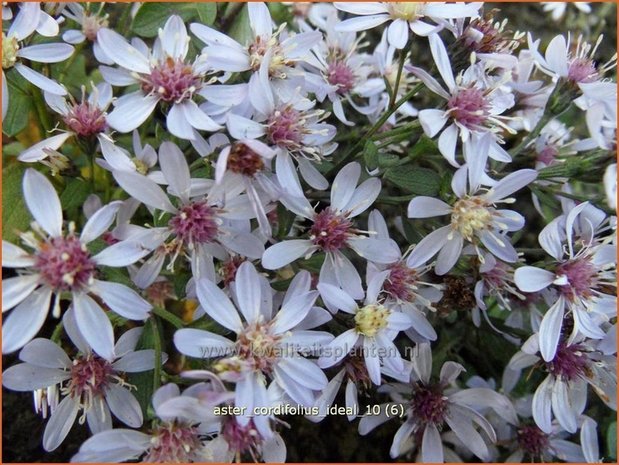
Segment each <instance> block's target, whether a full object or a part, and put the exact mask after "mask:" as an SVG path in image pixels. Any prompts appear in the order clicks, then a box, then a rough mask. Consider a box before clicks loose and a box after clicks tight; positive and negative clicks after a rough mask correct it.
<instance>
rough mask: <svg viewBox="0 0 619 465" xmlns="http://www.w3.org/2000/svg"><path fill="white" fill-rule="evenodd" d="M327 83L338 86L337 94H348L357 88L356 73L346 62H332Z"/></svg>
mask: <svg viewBox="0 0 619 465" xmlns="http://www.w3.org/2000/svg"><path fill="white" fill-rule="evenodd" d="M327 81H328V82H329V84H331V85H332V86H337V93H338V94H340V95H343V94H347V93H348V92H350V91H351V90H352V88H353V87H354V86H355V73H354V72H353V70H352V69H351V68H350V66H348V65H347V64H346V62H344V61H332V62H331V63H329V66H328V67H327Z"/></svg>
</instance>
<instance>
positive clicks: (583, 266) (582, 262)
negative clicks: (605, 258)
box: [556, 258, 597, 300]
mask: <svg viewBox="0 0 619 465" xmlns="http://www.w3.org/2000/svg"><path fill="white" fill-rule="evenodd" d="M556 274H557V275H558V276H565V277H566V278H567V281H568V284H566V285H565V286H560V287H559V290H560V291H561V294H563V295H564V296H566V297H567V298H568V299H570V300H574V299H575V298H577V297H580V298H584V299H587V298H589V297H591V295H592V291H593V289H594V288H595V286H596V284H597V283H596V281H597V280H596V276H597V270H596V268H595V266H594V265H593V263H591V262H590V261H589V260H588V259H582V258H581V259H576V260H571V261H568V262H565V263H562V264H560V265H559V266H558V267H557V271H556Z"/></svg>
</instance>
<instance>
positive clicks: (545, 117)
mask: <svg viewBox="0 0 619 465" xmlns="http://www.w3.org/2000/svg"><path fill="white" fill-rule="evenodd" d="M552 118H553V115H550V114H547V113H544V115H543V116H542V117H541V119H540V120H539V121H538V123H537V125H536V126H535V127H534V128H533V130H532V131H531V132H530V133H529V134H527V136H526V137H525V138H524V139H523V140H522V142H520V144H518V146H517V147H516V148H515V149H514V150H513V151H512V152H511V154H510V155H511V156H512V158H516V156H517V155H519V154H520V152H522V151H523V150H524V149H525V148H526V147H527V145H529V144H530V143H531V142H532V141H534V140H535V139H537V136H539V135H540V133H541V132H542V129H544V126H546V124H548V122H549V121H550V120H551V119H552Z"/></svg>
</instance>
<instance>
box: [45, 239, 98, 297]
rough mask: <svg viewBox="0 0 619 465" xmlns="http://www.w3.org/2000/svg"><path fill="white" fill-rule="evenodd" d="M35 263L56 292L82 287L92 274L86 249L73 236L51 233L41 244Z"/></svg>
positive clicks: (92, 268)
mask: <svg viewBox="0 0 619 465" xmlns="http://www.w3.org/2000/svg"><path fill="white" fill-rule="evenodd" d="M34 267H35V269H36V270H37V271H38V272H39V273H40V274H41V278H42V279H43V281H44V282H45V284H47V285H48V286H49V287H51V288H52V289H54V290H55V291H56V292H59V291H79V290H82V289H84V288H85V287H87V286H88V285H89V284H90V282H91V280H92V279H93V277H94V274H95V263H94V262H93V261H92V259H91V258H90V253H89V252H88V249H86V246H85V245H84V244H82V243H81V242H80V241H79V239H77V238H76V237H74V236H69V237H54V238H52V239H50V240H48V241H47V242H44V243H43V244H41V246H40V249H39V252H38V253H37V257H36V262H35V265H34Z"/></svg>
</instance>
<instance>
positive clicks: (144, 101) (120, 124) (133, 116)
mask: <svg viewBox="0 0 619 465" xmlns="http://www.w3.org/2000/svg"><path fill="white" fill-rule="evenodd" d="M158 101H159V99H158V98H157V97H156V96H154V95H144V93H143V92H142V91H137V92H133V93H131V94H127V95H123V96H122V97H120V98H119V99H118V100H117V101H116V104H115V105H116V106H115V107H114V110H113V111H112V112H111V113H110V114H108V115H107V118H106V120H107V122H108V124H109V125H110V126H111V127H112V128H114V129H116V130H117V131H119V132H131V131H133V130H134V129H136V128H137V127H139V126H140V125H141V124H142V123H143V122H144V121H146V119H147V118H148V117H149V116H150V115H151V113H152V112H153V110H154V109H155V107H156V106H157V102H158ZM172 108H174V107H172ZM171 112H172V110H170V113H171Z"/></svg>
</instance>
